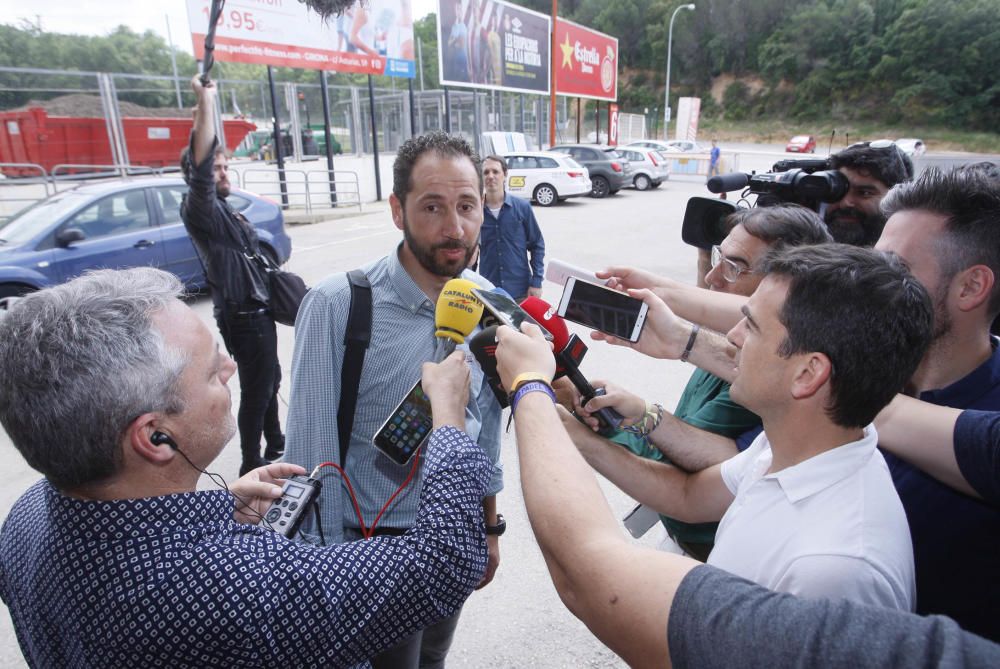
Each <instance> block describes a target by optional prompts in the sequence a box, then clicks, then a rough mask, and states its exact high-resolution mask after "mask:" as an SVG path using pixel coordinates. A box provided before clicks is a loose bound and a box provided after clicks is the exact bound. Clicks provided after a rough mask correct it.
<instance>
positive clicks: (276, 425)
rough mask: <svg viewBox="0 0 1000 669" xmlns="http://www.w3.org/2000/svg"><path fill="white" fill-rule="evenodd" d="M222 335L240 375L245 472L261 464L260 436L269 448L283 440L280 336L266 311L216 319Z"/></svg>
mask: <svg viewBox="0 0 1000 669" xmlns="http://www.w3.org/2000/svg"><path fill="white" fill-rule="evenodd" d="M217 322H218V324H219V331H220V332H221V333H222V339H223V341H225V343H226V348H227V349H228V350H229V354H230V355H232V356H233V359H234V360H236V367H237V369H238V370H239V374H240V411H239V415H238V416H237V419H236V423H237V425H238V426H239V431H240V451H241V452H242V454H243V465H244V466H245V468H249V467H256V466H257V465H258V464H261V459H262V458H261V453H260V437H261V434H263V435H264V438H265V439H266V440H267V443H268V444H269V445H273V446H278V445H280V444H281V443H282V440H283V439H284V437H283V436H282V434H281V423H280V422H279V421H278V387H279V386H280V384H281V365H280V364H279V363H278V335H277V331H276V329H275V325H274V320H273V319H272V318H271V315H270V314H269V313H267V311H266V310H262V311H256V312H249V313H245V312H244V313H229V314H226V315H225V316H222V317H217Z"/></svg>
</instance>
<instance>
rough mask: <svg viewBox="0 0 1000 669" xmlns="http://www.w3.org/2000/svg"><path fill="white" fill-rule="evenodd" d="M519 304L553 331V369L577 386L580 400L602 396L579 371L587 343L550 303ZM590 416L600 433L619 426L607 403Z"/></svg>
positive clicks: (618, 417)
mask: <svg viewBox="0 0 1000 669" xmlns="http://www.w3.org/2000/svg"><path fill="white" fill-rule="evenodd" d="M521 307H522V308H523V309H524V310H525V311H527V312H528V313H529V314H530V315H531V316H532V318H534V319H535V320H537V321H538V322H539V323H542V324H543V325H544V326H545V327H546V328H547V329H548V330H549V332H551V333H552V337H553V341H552V344H553V350H554V353H555V359H556V363H557V364H556V369H557V370H558V371H559V372H560V373H561V374H564V375H565V376H566V378H568V379H569V380H570V381H571V382H572V384H573V385H574V386H575V387H576V389H577V391H579V393H580V395H581V396H582V397H583V403H584V404H586V403H588V402H589V401H590V400H592V399H594V398H595V397H600V396H601V395H603V394H604V389H603V388H594V386H593V385H591V383H590V382H589V381H588V380H587V378H586V377H585V376H584V375H583V374H582V373H581V372H580V367H579V365H580V361H581V360H582V359H583V356H584V355H585V354H586V352H587V345H586V344H585V343H583V341H582V340H581V339H580V338H579V337H577V336H576V335H575V334H574V335H571V334H569V329H568V328H567V327H566V321H564V320H563V319H562V318H560V317H559V316H556V315H554V314H553V313H552V306H551V305H550V304H548V303H547V302H546V301H545V300H540V299H538V298H537V297H529V298H528V299H526V300H525V301H524V302H522V303H521ZM593 416H594V417H595V418H596V419H597V422H598V425H599V430H598V431H599V432H600V433H601V434H602V435H606V434H609V433H611V432H613V431H614V430H616V429H618V428H619V427H620V426H621V423H622V420H623V417H622V415H621V414H620V413H618V412H617V411H615V410H614V409H613V408H611V407H609V406H608V407H602V408H598V409H597V410H596V411H594V412H593Z"/></svg>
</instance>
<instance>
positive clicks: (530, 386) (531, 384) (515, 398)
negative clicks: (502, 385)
mask: <svg viewBox="0 0 1000 669" xmlns="http://www.w3.org/2000/svg"><path fill="white" fill-rule="evenodd" d="M528 393H545V394H546V395H548V396H549V397H550V398H551V399H552V403H553V404H555V403H556V394H555V392H554V391H553V390H552V386H550V385H549V384H547V383H543V382H542V381H528V382H527V383H522V384H521V387H520V388H518V389H517V391H516V392H515V393H514V394H513V395H512V396H511V398H510V414H511V416H513V415H514V412H515V411H517V403H518V402H520V401H521V398H522V397H524V396H525V395H527V394H528Z"/></svg>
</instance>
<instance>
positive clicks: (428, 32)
mask: <svg viewBox="0 0 1000 669" xmlns="http://www.w3.org/2000/svg"><path fill="white" fill-rule="evenodd" d="M517 4H521V5H524V6H526V7H528V8H530V9H534V10H537V11H540V12H545V13H547V12H549V11H550V9H551V2H550V0H519V1H518V2H517ZM680 4H682V3H681V2H680V1H679V0H613V1H610V0H562V1H561V2H560V3H559V8H560V15H561V16H563V17H565V18H568V19H571V20H573V21H576V22H578V23H581V24H583V25H587V26H591V27H593V28H595V29H597V30H600V31H602V32H606V33H608V34H611V35H614V36H616V37H618V38H619V49H620V58H621V63H620V71H621V76H622V81H621V85H620V86H619V96H620V98H619V104H620V106H621V107H622V109H623V110H625V111H639V112H641V111H642V110H643V109H646V108H648V109H650V110H652V108H654V107H656V106H659V105H662V100H663V80H664V68H665V61H666V48H667V32H668V24H669V21H670V16H671V14H672V12H673V11H674V9H675V8H676V7H677V6H678V5H680ZM696 5H697V9H696V10H695V11H681V12H679V13H678V15H677V19H676V21H675V23H674V39H673V56H672V58H673V61H672V67H671V84H672V86H671V87H672V94H673V95H675V96H676V95H696V96H699V97H701V98H702V113H703V115H704V116H705V117H707V118H709V119H712V118H715V119H721V120H725V121H730V122H741V121H757V120H774V119H778V120H788V121H796V122H802V121H808V120H813V119H821V120H830V121H847V122H861V121H871V122H877V123H884V124H901V125H911V126H919V127H942V128H952V129H961V130H966V131H974V130H977V131H981V132H989V133H995V132H996V130H997V128H1000V2H998V1H997V0H696ZM415 32H416V36H417V37H418V38H419V39H420V40H421V42H422V46H423V49H422V52H423V63H422V66H423V70H424V78H425V81H426V82H427V86H428V87H436V85H437V81H438V73H437V62H436V61H437V33H436V26H435V18H434V17H433V15H432V16H428V17H425V18H423V19H421V20H419V21H417V22H416V24H415ZM178 56H179V67H180V68H181V72H182V73H190V72H193V71H194V63H193V60H192V58H191V56H190V55H188V54H184V53H181V54H178ZM0 66H8V67H32V68H50V69H73V70H93V71H106V72H133V73H147V74H156V75H168V74H170V72H171V66H170V52H169V48H168V46H167V44H166V43H165V41H164V40H163V39H162V38H160V37H159V36H157V35H155V34H153V33H151V32H147V33H145V34H141V35H140V34H137V33H135V32H133V31H131V30H129V29H128V28H126V27H124V26H122V27H119V28H118V29H117V30H115V31H114V32H113V33H111V34H110V35H108V36H106V37H83V36H77V35H60V34H53V33H44V32H39V31H37V30H35V29H34V28H33V27H32V26H31V25H30V24H27V23H25V24H22V25H20V26H11V25H4V26H0ZM217 67H219V74H220V75H222V76H228V77H232V78H242V79H255V78H259V77H263V76H265V75H264V68H263V67H260V66H251V65H237V64H231V63H219V64H218V65H217ZM6 76H7V77H9V76H10V75H6ZM17 76H18V78H19V81H18V82H13V83H12V82H10V81H8V80H5V86H3V87H2V89H0V108H10V107H13V106H18V105H20V104H23V103H24V102H26V101H27V99H28V98H29V97H30V89H31V85H30V78H31V75H30V74H19V75H17ZM280 77H281V79H282V80H285V81H289V80H293V81H303V82H306V81H308V82H315V77H316V75H315V72H313V71H305V70H298V71H295V70H287V71H285V70H283V71H281V73H280ZM331 81H333V82H336V83H359V84H361V83H364V81H365V78H364V77H363V76H361V77H358V76H352V75H343V74H338V75H331ZM18 84H20V85H18ZM171 91H172V85H171V84H169V83H167V82H164V83H163V92H162V93H160V92H158V91H157V90H147V91H143V93H142V96H140V97H139V99H133V101H135V102H138V103H141V104H146V105H155V104H157V101H158V100H159V102H158V104H162V105H164V106H168V105H172V104H174V102H175V100H174V99H173V98H172V94H171ZM713 92H714V94H715V95H714V96H713V94H712V93H713Z"/></svg>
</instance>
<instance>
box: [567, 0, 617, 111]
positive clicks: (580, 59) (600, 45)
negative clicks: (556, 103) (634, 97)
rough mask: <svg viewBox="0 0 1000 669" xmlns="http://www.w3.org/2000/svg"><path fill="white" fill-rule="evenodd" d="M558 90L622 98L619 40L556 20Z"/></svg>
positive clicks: (572, 94)
mask: <svg viewBox="0 0 1000 669" xmlns="http://www.w3.org/2000/svg"><path fill="white" fill-rule="evenodd" d="M555 50H556V59H555V65H556V70H555V72H553V73H552V78H553V79H555V82H556V93H557V94H559V95H571V96H574V97H580V98H593V99H595V100H611V101H614V100H617V99H618V40H617V39H615V38H614V37H611V36H610V35H605V34H604V33H599V32H597V31H596V30H591V29H590V28H584V27H583V26H581V25H579V24H576V23H573V22H572V21H567V20H566V19H558V20H556V47H555Z"/></svg>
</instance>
